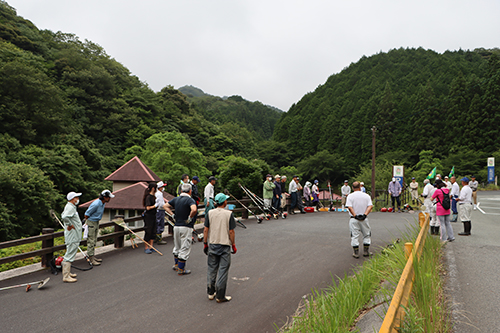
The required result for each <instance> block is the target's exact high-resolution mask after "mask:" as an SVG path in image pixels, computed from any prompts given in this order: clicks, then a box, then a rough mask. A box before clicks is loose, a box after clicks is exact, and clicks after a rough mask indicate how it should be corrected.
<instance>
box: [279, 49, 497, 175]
mask: <svg viewBox="0 0 500 333" xmlns="http://www.w3.org/2000/svg"><path fill="white" fill-rule="evenodd" d="M499 68H500V62H499V58H498V56H497V55H496V54H495V53H492V52H491V51H487V50H484V49H481V50H480V51H478V52H474V51H462V50H460V51H456V52H448V51H447V52H445V53H444V54H438V53H436V52H434V51H430V50H424V49H422V48H419V49H397V50H392V51H390V52H388V53H379V54H376V55H374V56H371V57H363V58H361V59H360V60H359V61H358V62H357V63H355V64H351V65H350V66H349V67H347V68H345V69H344V70H343V71H342V72H340V73H338V74H335V75H332V76H330V77H329V78H328V80H327V81H326V82H325V83H324V84H322V85H320V86H319V87H318V88H317V89H316V90H315V91H314V92H311V93H308V94H306V95H305V96H303V97H302V99H301V100H300V101H299V102H298V103H296V104H294V105H293V106H292V107H291V108H290V110H289V111H288V112H287V113H285V114H284V115H283V116H282V118H281V119H280V121H279V122H278V123H277V125H276V127H275V131H274V135H273V139H274V140H276V141H277V142H279V143H283V144H285V145H286V146H288V147H293V150H294V151H295V152H296V154H297V158H298V159H299V160H301V159H304V158H306V157H308V156H310V155H312V154H314V153H316V152H318V151H322V150H328V151H329V152H331V153H337V154H339V155H340V156H342V157H344V158H345V159H346V163H347V164H349V165H350V169H351V170H357V169H358V168H359V165H361V164H363V163H365V162H366V161H368V160H370V159H371V139H372V131H371V128H372V127H373V126H376V127H377V154H379V155H380V154H384V153H389V152H394V151H403V152H404V153H405V154H406V156H407V157H408V159H409V160H411V161H412V163H416V162H417V161H418V154H419V152H420V151H421V150H424V149H427V150H433V151H434V153H435V154H436V155H437V156H438V157H446V156H447V155H448V154H449V153H450V152H453V151H458V150H463V149H471V150H479V151H483V152H485V153H491V152H493V151H496V150H497V149H498V147H499V143H500V142H499V138H498V135H497V134H498V132H497V129H498V127H499V126H500V103H498V102H499V98H500V76H499ZM495 133H497V134H495Z"/></svg>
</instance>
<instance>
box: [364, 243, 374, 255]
mask: <svg viewBox="0 0 500 333" xmlns="http://www.w3.org/2000/svg"><path fill="white" fill-rule="evenodd" d="M372 254H373V253H371V252H370V245H367V244H364V245H363V257H369V256H371V255H372Z"/></svg>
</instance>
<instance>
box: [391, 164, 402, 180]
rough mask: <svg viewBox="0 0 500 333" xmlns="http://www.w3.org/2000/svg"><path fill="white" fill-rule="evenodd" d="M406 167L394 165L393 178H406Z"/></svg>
mask: <svg viewBox="0 0 500 333" xmlns="http://www.w3.org/2000/svg"><path fill="white" fill-rule="evenodd" d="M404 168H405V167H404V166H403V165H393V166H392V176H393V177H403V176H404V170H405V169H404Z"/></svg>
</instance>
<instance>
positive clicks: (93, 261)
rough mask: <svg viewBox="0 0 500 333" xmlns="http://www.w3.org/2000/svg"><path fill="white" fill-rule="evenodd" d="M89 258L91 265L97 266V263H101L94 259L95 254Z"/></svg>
mask: <svg viewBox="0 0 500 333" xmlns="http://www.w3.org/2000/svg"><path fill="white" fill-rule="evenodd" d="M89 259H90V263H91V264H92V266H99V265H101V263H100V262H99V261H97V260H96V258H95V256H90V258H89Z"/></svg>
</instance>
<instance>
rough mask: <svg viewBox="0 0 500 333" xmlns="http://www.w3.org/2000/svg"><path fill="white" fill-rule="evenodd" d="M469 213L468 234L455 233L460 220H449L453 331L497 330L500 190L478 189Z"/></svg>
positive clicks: (499, 324) (499, 314) (499, 318)
mask: <svg viewBox="0 0 500 333" xmlns="http://www.w3.org/2000/svg"><path fill="white" fill-rule="evenodd" d="M478 202H479V209H478V210H475V211H473V213H472V230H471V233H472V235H471V236H467V237H461V236H457V233H458V232H461V231H462V230H463V226H462V223H460V222H459V223H452V225H453V229H454V231H455V235H456V241H455V242H453V243H448V244H447V245H446V252H445V253H446V263H447V266H448V267H447V270H448V280H447V285H446V286H447V294H448V296H449V298H450V301H451V304H452V309H453V322H454V327H455V332H460V333H461V332H467V333H474V332H482V333H498V332H500V307H499V301H500V288H499V287H500V280H499V276H500V243H499V241H498V237H499V235H500V192H498V191H495V192H490V191H488V192H479V193H478Z"/></svg>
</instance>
